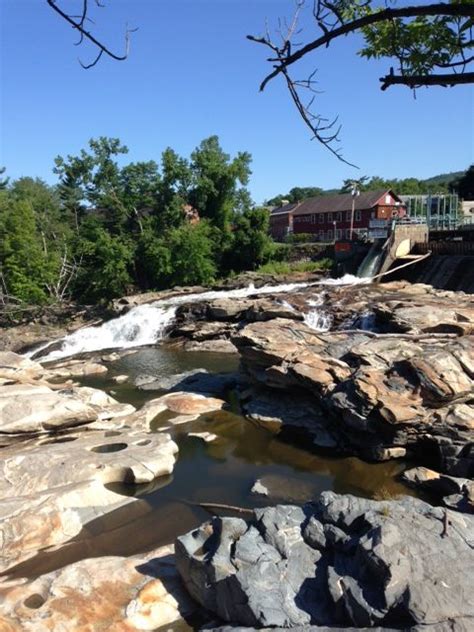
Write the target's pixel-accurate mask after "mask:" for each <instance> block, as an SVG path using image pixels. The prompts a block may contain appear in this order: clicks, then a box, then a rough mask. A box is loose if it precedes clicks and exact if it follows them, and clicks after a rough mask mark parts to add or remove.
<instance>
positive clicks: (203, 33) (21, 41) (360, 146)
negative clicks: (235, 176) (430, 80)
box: [0, 0, 474, 202]
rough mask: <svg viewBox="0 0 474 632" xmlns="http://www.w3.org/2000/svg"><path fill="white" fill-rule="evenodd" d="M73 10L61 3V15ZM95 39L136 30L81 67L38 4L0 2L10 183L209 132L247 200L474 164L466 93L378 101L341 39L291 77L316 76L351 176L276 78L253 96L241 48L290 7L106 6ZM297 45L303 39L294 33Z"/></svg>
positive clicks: (4, 143)
mask: <svg viewBox="0 0 474 632" xmlns="http://www.w3.org/2000/svg"><path fill="white" fill-rule="evenodd" d="M71 1H72V0H62V4H63V6H68V5H69V6H71ZM106 4H107V7H106V8H105V9H102V10H100V11H97V12H96V14H95V18H96V26H95V32H96V33H98V34H99V35H100V36H101V38H102V39H103V40H104V41H106V42H108V43H110V46H111V47H112V48H114V49H118V50H119V51H120V49H121V48H122V46H123V40H122V36H123V32H124V29H125V24H126V22H127V21H128V23H129V25H130V26H133V27H138V28H139V31H138V32H136V33H135V34H134V35H133V40H132V47H131V54H130V57H129V59H128V60H127V61H125V62H113V61H110V60H107V59H104V60H103V61H101V62H100V64H98V65H97V66H96V67H94V68H93V69H91V70H88V71H85V70H83V69H82V68H81V67H80V66H79V64H78V62H77V57H78V55H80V56H81V58H83V60H84V61H88V60H90V59H91V56H92V55H93V51H91V50H90V49H88V48H87V47H86V46H84V47H82V48H79V47H74V46H73V42H74V41H75V39H76V36H75V35H74V34H73V32H72V30H71V29H70V28H69V27H68V26H67V25H66V24H65V23H64V22H62V21H61V20H60V19H59V17H58V16H56V15H55V14H54V13H53V12H52V10H51V9H50V8H48V7H47V5H46V2H45V1H41V0H0V13H1V15H0V18H1V32H0V38H1V40H0V41H1V43H0V46H1V51H0V52H1V59H0V63H1V78H0V87H1V123H0V142H1V145H0V165H5V166H6V167H7V172H8V174H9V175H10V176H11V177H13V178H16V177H19V176H21V175H32V176H38V177H41V178H44V179H45V180H47V181H49V182H54V181H55V179H54V175H53V174H52V167H53V160H54V157H55V156H56V155H58V154H62V155H65V154H75V153H77V152H78V151H79V150H80V149H81V148H82V147H85V146H86V145H87V141H88V139H89V138H91V137H97V136H114V137H115V136H116V137H119V138H120V139H121V140H122V141H123V142H124V143H125V144H126V145H128V147H129V148H130V153H129V154H128V156H127V158H126V160H127V161H129V160H150V159H155V160H158V159H159V156H160V154H161V152H162V151H163V149H165V148H166V147H167V146H171V147H173V148H174V149H175V150H176V151H177V152H178V153H180V154H181V155H185V156H187V155H189V153H190V152H191V151H192V149H193V148H194V147H195V146H196V145H198V144H199V142H200V141H201V140H202V139H203V138H205V137H207V136H209V135H211V134H217V135H218V136H219V137H220V139H221V143H222V146H223V147H224V149H225V151H227V152H228V153H231V154H234V153H236V152H237V151H239V150H245V151H249V152H250V153H251V154H252V155H253V164H252V170H253V175H252V179H251V183H250V190H251V192H252V194H253V196H254V199H255V200H256V201H257V202H262V201H263V200H264V199H265V198H268V197H271V196H273V195H275V194H277V193H280V192H282V193H283V192H286V191H288V190H289V189H290V188H291V187H293V186H321V187H323V188H330V187H338V186H340V184H341V183H342V180H343V179H344V178H347V177H354V176H356V175H369V176H371V175H380V176H385V177H399V178H401V177H409V176H413V177H418V178H425V177H429V176H431V175H435V174H438V173H441V172H446V171H455V170H460V169H465V168H466V167H467V166H468V164H470V163H471V162H473V161H474V120H473V118H474V114H473V112H474V103H473V89H472V88H471V87H469V86H463V87H458V88H454V89H443V88H430V89H429V90H426V89H425V90H420V91H419V92H418V93H417V98H416V100H415V99H414V98H413V95H412V93H411V92H410V91H409V90H407V89H406V88H402V87H393V88H390V89H389V90H387V91H386V92H381V91H380V89H379V87H378V84H379V81H378V78H379V77H380V76H382V75H383V74H385V72H386V71H387V69H388V68H389V66H390V61H387V62H386V63H385V62H384V63H382V62H373V61H367V60H363V59H360V58H358V57H356V56H355V52H356V51H357V48H358V45H359V44H360V41H358V40H357V39H354V38H352V39H350V38H345V39H344V40H342V41H340V42H336V43H335V44H334V45H332V46H331V47H330V48H329V49H328V50H327V51H323V52H322V53H321V54H319V55H318V57H317V58H315V57H313V58H312V59H311V60H307V61H306V62H305V63H304V64H303V65H302V66H301V68H300V72H299V73H298V74H299V75H301V76H304V75H305V70H307V69H308V68H309V67H310V66H311V67H318V69H319V70H318V75H317V76H318V79H319V82H320V87H321V89H322V90H324V94H322V95H321V96H320V97H318V99H319V103H320V106H321V111H322V112H323V113H324V114H326V115H327V116H328V117H330V116H334V115H336V114H339V118H340V121H341V123H342V124H343V129H342V134H341V136H342V141H343V142H342V145H343V148H344V156H345V157H346V158H347V159H349V160H350V161H351V162H355V163H356V164H358V165H359V166H360V170H358V171H357V170H354V169H352V168H350V167H348V166H347V165H344V164H342V163H341V162H339V161H337V160H336V159H335V158H334V157H333V156H332V155H330V154H329V153H328V152H327V150H324V149H323V148H322V147H320V146H319V145H317V144H316V143H315V142H311V141H310V138H309V133H307V131H306V129H305V127H304V125H303V123H302V121H301V120H300V119H299V117H298V115H297V113H296V111H295V109H294V107H293V105H292V104H291V103H290V100H289V97H288V95H287V93H286V89H285V88H284V86H283V84H282V82H281V81H279V80H276V81H274V82H273V83H272V84H270V85H269V86H268V88H267V89H266V91H265V92H264V93H263V94H260V93H259V92H258V85H259V81H260V80H261V79H262V78H263V77H264V76H265V74H266V72H267V70H268V67H267V64H266V62H265V58H266V51H265V49H264V48H263V47H260V46H258V45H257V44H252V43H250V42H248V41H247V40H246V39H245V35H246V34H248V33H252V34H261V32H262V31H263V30H264V28H265V20H266V19H268V21H269V24H270V25H273V26H274V25H276V23H277V18H278V17H279V16H285V15H291V12H292V10H293V7H294V3H293V1H292V0H108V2H107V0H106ZM305 33H307V34H308V37H309V36H310V31H309V30H308V31H305V32H304V33H303V34H302V37H304V36H305Z"/></svg>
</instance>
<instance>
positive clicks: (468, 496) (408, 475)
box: [401, 467, 474, 513]
mask: <svg viewBox="0 0 474 632" xmlns="http://www.w3.org/2000/svg"><path fill="white" fill-rule="evenodd" d="M401 479H402V480H403V482H404V483H406V484H407V485H410V487H414V488H416V489H421V490H423V491H426V492H428V493H429V494H430V495H431V496H432V497H434V498H436V499H437V500H438V501H442V502H443V503H444V504H445V505H447V506H448V507H450V508H451V509H456V510H457V511H465V512H468V513H474V482H473V481H471V480H469V479H466V478H458V477H455V476H448V475H447V474H442V473H440V472H436V471H434V470H430V469H428V468H426V467H415V468H412V469H410V470H406V471H405V472H403V474H402V476H401Z"/></svg>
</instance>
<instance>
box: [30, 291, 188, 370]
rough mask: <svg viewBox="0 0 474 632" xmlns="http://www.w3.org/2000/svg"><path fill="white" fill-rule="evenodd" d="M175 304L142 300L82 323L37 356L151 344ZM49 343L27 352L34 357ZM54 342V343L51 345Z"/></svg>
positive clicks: (158, 337) (159, 335) (171, 316)
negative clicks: (114, 313)
mask: <svg viewBox="0 0 474 632" xmlns="http://www.w3.org/2000/svg"><path fill="white" fill-rule="evenodd" d="M175 314H176V307H173V306H171V307H160V306H159V305H156V304H153V303H151V304H146V305H139V306H138V307H134V308H133V309H131V310H130V311H129V312H127V313H126V314H124V315H123V316H119V318H113V319H112V320H109V321H107V322H106V323H104V324H103V325H98V326H95V327H83V328H82V329H78V330H77V331H75V332H74V333H73V334H70V335H69V336H66V337H65V338H64V339H63V340H62V341H61V347H60V348H59V349H55V350H54V351H51V353H48V354H47V355H46V356H44V357H42V358H40V359H41V362H47V361H49V360H58V359H60V358H66V357H68V356H72V355H76V354H77V353H84V352H87V351H99V350H101V349H116V348H120V349H126V348H128V347H141V346H144V345H151V344H153V343H155V342H157V341H158V340H161V339H162V338H163V336H164V334H165V332H166V329H167V328H168V326H169V325H170V324H171V323H172V322H173V320H174V317H175ZM51 344H54V343H49V344H47V345H44V346H43V347H42V348H40V349H35V350H34V351H33V352H30V354H29V356H30V357H34V356H35V355H36V354H37V353H38V352H39V351H42V350H45V349H47V348H48V347H49V346H51ZM55 346H56V345H55Z"/></svg>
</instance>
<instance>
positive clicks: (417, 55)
mask: <svg viewBox="0 0 474 632" xmlns="http://www.w3.org/2000/svg"><path fill="white" fill-rule="evenodd" d="M470 2H471V0H456V2H455V4H464V3H465V4H469V3H470ZM350 6H351V10H352V16H351V17H352V18H355V17H360V16H363V15H367V14H371V13H374V12H376V11H379V10H381V9H383V8H385V7H384V6H382V7H380V6H376V5H375V3H373V2H371V1H370V0H369V2H364V3H362V4H358V3H355V2H352V3H350ZM471 28H472V19H469V18H461V17H460V16H447V15H431V16H423V15H421V16H416V17H414V18H411V19H406V18H396V19H391V20H385V21H381V22H378V23H376V24H372V25H370V26H367V27H365V28H363V29H362V32H363V35H364V39H365V44H364V47H363V48H362V49H361V51H360V52H359V54H360V55H361V56H362V57H365V58H367V59H371V58H375V59H380V58H382V57H391V58H395V59H396V60H397V61H398V63H399V70H400V71H401V72H402V73H403V74H405V75H408V76H410V75H421V76H427V75H429V74H431V73H432V72H433V70H435V69H436V68H449V65H450V64H451V63H452V62H454V61H456V60H458V59H459V56H460V55H461V54H462V53H463V51H464V53H465V55H466V57H468V56H469V48H471V47H472V39H470V38H471V35H470V29H471Z"/></svg>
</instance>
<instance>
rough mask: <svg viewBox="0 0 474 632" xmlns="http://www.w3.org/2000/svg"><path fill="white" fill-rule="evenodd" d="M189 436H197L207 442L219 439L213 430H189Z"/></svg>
mask: <svg viewBox="0 0 474 632" xmlns="http://www.w3.org/2000/svg"><path fill="white" fill-rule="evenodd" d="M188 437H196V438H197V439H202V440H203V441H205V442H206V443H211V442H212V441H215V440H216V439H217V435H216V434H214V433H213V432H189V433H188Z"/></svg>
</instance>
